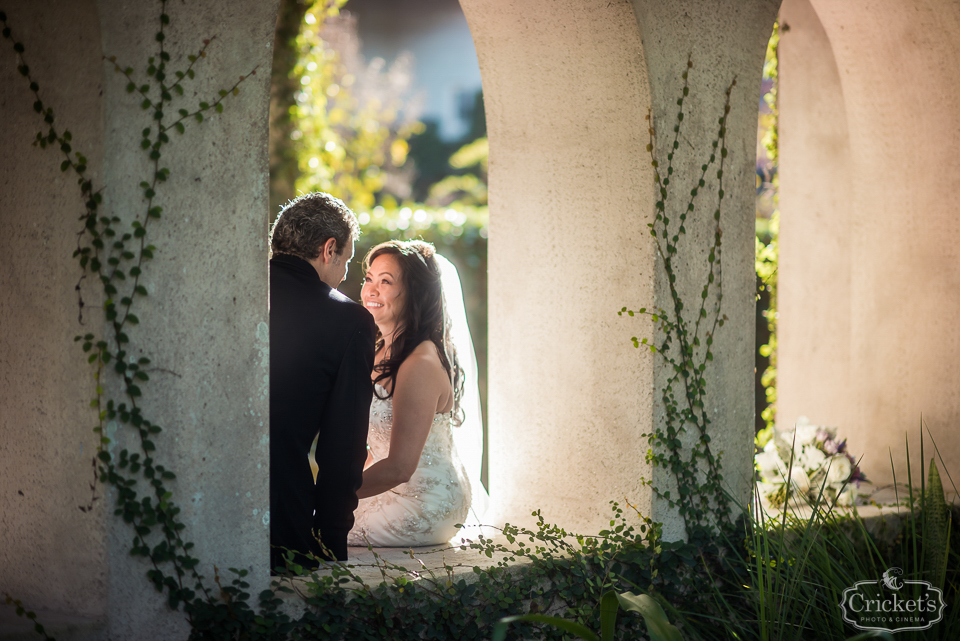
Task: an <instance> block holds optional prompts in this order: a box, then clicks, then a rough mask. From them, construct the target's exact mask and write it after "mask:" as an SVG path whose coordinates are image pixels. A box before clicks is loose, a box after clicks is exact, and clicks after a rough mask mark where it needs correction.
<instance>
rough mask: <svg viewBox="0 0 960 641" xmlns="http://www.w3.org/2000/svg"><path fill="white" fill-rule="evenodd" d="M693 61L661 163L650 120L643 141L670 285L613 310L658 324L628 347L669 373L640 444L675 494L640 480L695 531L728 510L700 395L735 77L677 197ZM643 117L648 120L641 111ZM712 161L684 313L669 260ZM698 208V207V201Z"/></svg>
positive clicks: (716, 321)
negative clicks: (701, 261)
mask: <svg viewBox="0 0 960 641" xmlns="http://www.w3.org/2000/svg"><path fill="white" fill-rule="evenodd" d="M692 67H693V62H692V61H691V60H688V61H687V70H686V71H684V72H683V76H682V77H683V92H682V95H681V96H680V97H679V98H678V99H677V106H678V107H679V109H678V111H677V122H676V124H675V125H674V127H673V140H672V142H671V143H670V144H669V146H668V147H667V149H666V152H667V153H666V166H664V164H663V163H661V161H660V160H658V159H657V157H656V151H657V149H658V147H657V144H656V142H657V139H656V131H655V130H654V127H653V122H652V121H651V122H650V127H649V136H650V142H649V144H648V145H647V151H648V152H649V153H650V156H651V165H652V166H653V168H654V180H655V181H656V189H657V193H658V196H659V199H658V200H657V202H656V216H655V217H654V221H653V222H652V223H649V224H648V227H649V228H650V235H651V236H653V238H654V243H655V246H656V252H657V256H658V258H659V264H660V265H662V267H663V269H664V272H665V273H666V276H667V284H668V287H669V291H670V306H669V309H664V308H657V309H655V310H649V309H647V308H645V307H642V308H640V309H639V310H636V311H634V310H630V309H627V308H626V307H624V308H623V309H621V310H620V312H619V314H620V315H623V314H626V315H628V316H634V315H635V314H644V315H648V316H650V318H651V320H652V321H653V322H654V323H655V324H656V327H657V328H658V330H659V332H660V334H659V335H660V340H659V344H657V339H651V338H643V339H638V338H637V337H633V339H632V341H633V345H634V347H637V348H639V347H640V346H641V345H643V346H646V347H647V348H649V349H650V351H651V352H654V353H658V354H660V356H661V357H663V359H664V360H665V362H666V363H667V365H669V367H670V368H671V373H670V375H669V377H668V380H667V381H666V385H665V386H664V388H663V389H662V390H660V400H661V402H662V404H663V411H664V420H663V423H662V425H659V424H658V425H657V426H655V427H654V428H653V429H652V430H651V431H650V432H648V433H646V434H644V435H643V436H644V437H645V438H647V440H648V443H649V444H650V446H651V447H650V449H648V450H647V457H646V459H647V462H648V463H650V464H652V465H653V466H654V467H659V468H662V469H665V470H667V471H668V472H670V474H671V475H672V477H673V479H675V481H676V488H675V490H676V494H675V495H674V494H672V492H671V490H670V489H664V488H663V487H661V486H655V485H653V484H652V481H650V480H649V479H647V480H646V483H647V485H648V486H650V487H651V488H652V489H653V491H654V492H655V494H656V495H657V496H658V497H659V498H660V499H662V500H665V501H666V502H667V503H668V504H669V505H670V507H671V508H675V509H677V511H678V512H679V514H680V516H681V517H682V518H683V522H684V526H685V528H686V531H687V534H688V535H693V534H695V533H696V532H697V531H703V530H704V528H708V527H710V526H711V525H712V524H714V523H718V522H719V523H727V522H729V518H730V503H729V499H728V498H727V495H726V493H725V490H724V488H723V474H722V468H721V454H722V453H721V452H714V451H713V450H712V448H711V446H710V441H711V439H710V433H709V426H710V423H711V421H710V418H709V416H708V412H707V409H706V406H705V402H704V399H705V397H706V395H707V381H706V376H705V370H706V368H707V363H708V362H710V361H712V360H713V350H712V346H713V337H714V333H715V332H716V330H717V328H718V327H722V326H723V323H724V320H725V319H726V317H725V316H723V314H722V312H721V303H722V301H723V293H722V288H721V282H722V271H721V257H722V252H721V249H722V242H721V241H722V233H721V230H720V210H721V205H722V203H723V198H724V190H723V167H724V161H725V160H726V158H727V148H726V134H727V128H726V123H727V115H728V114H729V113H730V93H731V92H732V90H733V87H734V86H735V85H736V80H734V81H733V82H732V83H731V84H730V86H729V87H728V88H727V91H726V101H725V102H724V107H723V115H721V116H720V118H719V119H718V121H717V124H718V129H717V135H716V137H715V138H714V139H713V140H712V141H711V143H710V144H711V149H710V154H709V158H708V159H707V160H706V162H704V163H703V164H702V165H701V167H700V176H699V178H698V179H697V183H696V186H695V187H693V189H691V190H690V194H689V197H687V198H685V199H683V200H681V197H679V196H674V195H673V194H672V191H671V180H673V178H674V154H675V153H677V150H678V149H679V147H680V132H681V130H682V126H683V121H684V102H685V99H686V98H687V97H688V96H689V94H690V89H689V79H688V75H689V71H690V69H691V68H692ZM647 120H651V118H650V115H649V114H648V115H647ZM714 166H715V167H716V169H715V176H716V183H711V185H710V187H712V186H713V184H715V185H716V196H717V203H716V207H715V208H713V212H712V213H713V223H714V224H713V226H714V229H713V238H712V244H711V245H710V246H709V250H708V255H707V262H708V274H707V282H706V283H705V284H704V286H703V289H702V290H701V291H700V300H699V302H698V304H696V305H694V306H692V307H693V308H694V313H693V316H692V318H691V317H690V316H689V312H687V314H688V316H687V317H685V316H684V302H683V299H682V296H681V292H680V290H679V286H678V284H677V281H678V274H677V268H676V261H677V259H678V258H677V257H678V246H679V244H680V243H681V241H682V240H683V239H684V238H685V236H686V233H687V228H686V223H687V218H688V216H694V215H696V214H697V213H698V209H697V200H698V197H699V196H700V195H701V194H702V193H704V192H705V191H707V190H708V189H709V188H708V185H707V181H708V180H709V179H711V178H712V176H710V177H708V172H709V171H712V170H711V168H712V167H714ZM701 209H702V208H701ZM689 432H693V435H694V436H695V440H693V442H692V444H691V445H689V446H686V445H685V444H684V436H685V434H687V433H689Z"/></svg>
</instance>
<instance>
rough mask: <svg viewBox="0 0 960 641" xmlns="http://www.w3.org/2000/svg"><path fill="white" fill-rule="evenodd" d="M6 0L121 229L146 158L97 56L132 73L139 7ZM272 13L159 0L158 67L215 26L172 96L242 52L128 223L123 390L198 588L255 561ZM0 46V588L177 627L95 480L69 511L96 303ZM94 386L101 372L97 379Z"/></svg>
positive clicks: (113, 77) (76, 485) (146, 44)
mask: <svg viewBox="0 0 960 641" xmlns="http://www.w3.org/2000/svg"><path fill="white" fill-rule="evenodd" d="M28 5H29V3H18V4H16V5H15V6H14V7H13V8H9V9H7V10H6V12H7V18H8V20H9V22H10V24H11V26H12V27H13V28H14V29H15V31H16V34H17V35H18V38H19V39H22V41H23V42H24V44H25V46H26V47H27V55H28V56H29V63H30V65H31V69H32V73H33V74H34V76H35V78H36V80H37V82H39V83H40V85H41V89H42V96H43V99H44V101H45V102H46V103H47V104H49V105H50V106H52V107H53V108H54V109H55V111H56V113H57V115H58V118H59V120H58V124H62V125H63V126H65V127H67V128H69V129H70V130H71V131H72V132H73V134H74V144H73V146H74V148H75V149H76V150H79V151H82V152H83V153H84V154H86V155H87V156H88V158H89V159H90V174H91V176H92V177H93V178H94V179H95V183H96V185H97V186H98V187H103V197H104V208H103V213H104V214H105V215H108V216H113V215H116V216H119V217H120V218H121V219H122V220H123V222H122V223H121V226H122V227H127V226H129V224H130V223H131V222H133V221H134V220H140V221H143V220H144V216H145V213H146V211H145V209H146V206H145V203H144V200H143V194H142V190H141V189H140V188H139V187H138V183H139V182H140V181H141V180H144V179H149V177H150V176H151V175H152V170H151V168H150V164H149V162H148V159H147V157H146V154H145V153H144V152H143V151H142V150H141V149H140V147H139V142H140V139H141V131H142V129H143V128H144V127H149V126H155V125H154V123H153V122H151V114H150V112H148V111H143V110H141V108H140V106H139V100H137V99H136V97H135V96H131V95H130V94H128V93H127V92H126V90H125V85H126V83H127V81H126V79H125V78H124V76H123V75H121V74H115V73H113V71H112V68H111V66H110V65H109V63H107V62H106V61H104V60H103V59H102V56H104V55H106V56H111V55H115V56H116V57H117V60H118V62H119V63H120V64H121V65H124V66H126V65H130V66H132V67H133V68H134V69H135V79H136V80H137V81H138V82H143V81H144V80H145V68H146V65H147V61H146V58H147V56H148V55H150V53H148V52H153V51H155V50H156V48H157V45H156V42H155V39H154V35H155V33H156V32H157V29H158V26H159V11H160V4H159V3H155V4H150V5H143V4H136V3H134V4H130V3H123V2H116V1H112V0H101V1H99V2H96V3H94V2H84V3H74V2H58V3H53V4H51V3H45V4H43V5H42V6H40V5H37V6H32V5H30V6H28ZM276 9H277V2H276V1H274V2H267V3H263V2H254V1H250V2H241V3H232V4H229V5H225V4H223V3H217V2H206V3H199V4H191V5H181V4H180V3H168V6H167V11H168V12H169V14H170V19H171V25H170V26H169V27H168V29H167V30H166V33H167V37H166V40H165V45H166V50H167V51H168V52H170V54H171V57H172V62H171V66H172V67H173V68H176V69H181V68H185V67H186V65H187V60H186V57H187V55H188V54H196V53H197V52H198V51H199V49H200V48H201V47H202V46H203V43H202V41H203V40H204V39H205V38H214V37H216V39H215V40H213V42H212V44H211V45H210V47H209V48H208V50H207V56H206V58H204V59H202V60H201V61H200V62H199V63H198V64H197V65H196V66H195V70H196V74H197V76H196V80H194V81H188V82H186V83H185V87H184V88H185V91H184V97H183V98H182V101H183V102H182V106H183V107H184V108H187V109H191V110H192V109H194V108H196V105H197V104H198V102H199V101H200V100H207V101H212V100H211V98H212V99H215V98H216V96H217V91H218V90H219V89H221V88H229V87H231V86H233V84H234V83H235V82H236V81H237V79H238V78H239V76H240V75H246V74H249V73H250V72H251V70H253V69H254V68H255V67H258V69H257V74H256V75H254V76H252V77H250V78H249V79H248V80H247V81H246V82H245V83H244V84H243V85H242V87H241V92H240V94H239V96H237V97H231V98H230V99H228V100H227V101H226V103H225V106H226V109H225V110H224V113H223V114H222V115H217V114H213V113H212V112H211V114H209V115H208V117H207V119H206V120H205V122H204V123H203V124H202V125H197V124H188V131H187V133H186V134H185V135H184V136H182V137H181V136H179V135H178V134H176V133H174V132H171V139H172V140H171V144H170V145H168V146H167V147H165V148H164V150H163V152H164V153H163V157H162V160H161V166H163V167H167V168H169V169H170V179H169V180H168V181H167V183H166V184H165V185H163V186H162V187H161V188H159V189H158V197H157V203H156V204H160V205H161V206H163V208H164V212H163V218H162V219H161V220H159V221H154V223H152V225H151V229H150V234H149V242H151V243H152V244H154V245H156V246H157V248H158V249H157V252H156V257H155V258H154V260H152V261H149V262H148V263H147V264H146V266H145V268H144V275H143V277H142V280H141V282H142V283H143V284H144V285H145V286H146V288H147V290H148V291H149V293H150V296H149V297H148V298H146V299H141V300H139V301H138V305H137V306H138V309H137V312H136V313H137V315H138V316H139V317H140V319H141V324H140V325H139V327H137V328H133V329H132V330H131V331H129V332H128V334H129V335H130V339H131V344H132V345H133V348H132V350H131V355H132V356H135V357H139V356H141V355H147V356H149V357H150V358H151V359H152V364H151V368H152V369H148V370H147V371H148V373H149V375H150V377H151V380H150V382H149V383H147V384H146V385H144V386H143V387H144V395H143V398H142V403H141V407H142V408H143V412H144V414H145V415H147V416H148V417H150V420H152V421H154V422H155V423H156V424H158V425H160V426H162V427H163V428H164V432H163V433H162V434H161V435H160V436H159V437H158V438H157V445H158V451H157V454H156V460H157V462H158V463H161V464H163V465H164V466H165V467H167V468H168V469H171V470H174V471H175V472H176V473H177V475H178V478H177V480H176V481H173V482H168V483H169V487H170V489H171V490H172V491H173V492H174V499H173V500H174V501H175V502H176V503H177V504H178V505H179V506H180V507H181V508H182V513H181V515H180V518H181V519H182V521H183V522H184V523H185V524H186V525H187V529H186V530H185V531H184V537H185V538H186V539H187V540H190V541H193V542H195V543H196V548H195V549H194V552H195V554H196V555H197V556H198V557H199V558H200V559H202V560H203V563H202V565H201V566H200V568H199V571H200V572H201V574H203V575H204V576H206V577H207V583H208V585H211V586H212V587H214V589H215V586H213V582H212V580H213V577H214V566H216V567H218V568H219V569H220V575H221V577H223V578H225V579H226V580H227V581H229V575H228V573H227V572H226V569H227V568H229V567H236V568H246V569H249V570H251V579H252V580H251V581H250V582H251V583H252V586H253V587H252V590H251V592H252V593H253V594H256V593H257V592H258V591H259V590H261V589H263V588H265V587H266V586H267V581H268V578H269V576H268V567H267V566H268V526H267V524H268V522H269V515H268V509H269V498H268V482H269V477H268V465H267V461H268V446H269V445H268V442H267V436H266V435H267V433H268V426H267V415H268V412H267V409H268V402H269V401H268V397H267V389H268V386H267V385H268V382H267V379H266V376H267V372H268V345H267V337H268V331H267V325H266V321H267V305H266V302H267V246H266V239H265V238H264V236H263V228H264V219H265V217H266V215H267V213H268V212H267V180H268V175H267V109H268V100H269V97H268V93H269V76H270V73H269V72H270V64H271V55H272V44H273V25H274V18H275V15H276ZM2 45H3V51H2V54H0V74H3V75H2V80H0V101H2V102H0V104H2V109H3V116H2V120H3V122H4V126H3V128H2V136H3V148H4V149H5V150H7V152H8V153H7V154H6V160H5V161H4V162H3V163H0V171H2V172H3V173H2V174H0V175H2V181H3V189H2V193H0V199H2V204H0V217H2V224H0V243H2V249H0V260H2V261H3V269H2V270H0V272H2V276H0V279H2V280H0V291H2V292H3V295H2V296H0V301H2V302H0V324H2V326H3V328H4V330H3V332H2V338H0V340H2V341H3V342H2V356H0V381H2V383H0V388H2V391H0V394H2V396H0V404H2V408H3V412H2V417H0V421H2V423H0V425H2V427H0V430H2V434H3V438H2V439H0V442H2V443H3V445H2V446H0V448H2V449H0V456H2V463H0V475H2V479H3V481H2V487H3V488H4V492H3V493H2V498H0V501H2V503H0V506H2V507H0V511H2V514H3V528H4V529H3V545H2V546H0V555H3V556H2V560H0V585H3V587H4V589H5V590H8V591H9V592H11V593H12V594H14V596H16V597H17V598H20V599H22V600H23V601H24V602H25V604H26V605H28V606H29V607H32V608H33V609H38V610H41V611H54V612H58V613H63V614H66V615H73V616H81V617H84V618H85V619H86V621H87V625H86V627H85V628H83V630H82V631H81V632H77V631H74V633H73V634H87V635H93V636H92V637H90V638H118V639H132V638H156V639H163V638H183V637H185V636H186V635H187V625H186V621H185V616H184V615H183V614H182V613H180V612H172V611H171V610H170V609H169V608H168V607H167V605H166V603H165V599H163V598H160V597H159V595H158V594H157V593H156V591H155V590H154V588H153V587H152V585H151V584H150V583H149V582H148V581H147V580H146V577H145V574H146V571H147V570H148V564H147V562H145V561H144V560H143V559H141V558H133V557H130V556H129V548H130V541H131V540H132V538H133V534H132V531H131V530H130V528H129V526H128V525H126V524H125V523H123V522H122V520H120V519H118V518H116V517H114V516H113V508H114V498H115V497H114V495H113V492H112V491H107V490H106V488H105V487H104V486H102V485H101V486H98V488H97V493H98V495H99V496H100V497H101V498H100V500H99V501H98V502H97V503H96V504H95V505H96V509H94V510H93V511H92V512H86V513H84V512H81V511H80V510H79V509H78V508H77V506H78V505H85V504H86V502H88V501H89V497H90V489H89V488H88V484H89V482H90V481H92V479H93V474H92V469H91V467H90V461H91V458H92V456H93V454H94V450H95V447H96V440H95V439H94V438H93V434H92V432H91V428H92V427H93V426H94V425H95V423H96V414H95V413H94V411H93V410H91V409H90V407H89V400H90V399H91V398H92V397H93V394H94V381H93V379H92V370H91V369H90V366H88V365H87V364H86V362H85V359H84V358H83V357H84V355H83V354H82V352H80V349H79V346H78V345H77V344H75V343H74V342H73V336H74V335H76V334H83V333H85V332H88V331H89V332H93V333H95V334H97V335H102V334H103V333H104V331H105V329H106V328H105V327H104V324H103V321H102V318H101V316H100V315H99V314H97V313H96V310H97V307H98V306H99V304H100V301H101V300H102V299H101V298H100V297H99V296H98V293H97V292H98V291H99V288H98V287H96V286H95V285H94V284H93V283H91V282H90V279H87V280H86V281H83V283H82V286H81V292H82V294H83V296H84V300H85V302H86V303H87V306H88V307H87V308H85V314H84V324H83V325H79V324H78V321H77V305H76V294H75V292H74V291H73V288H74V285H75V284H76V282H77V280H78V279H79V278H80V271H79V268H78V266H77V264H76V261H75V259H72V258H71V253H72V250H73V248H74V247H75V245H76V233H77V231H78V230H79V228H80V223H78V221H77V217H78V215H79V214H80V213H81V212H82V211H83V209H82V202H81V201H80V197H79V190H78V189H77V187H76V184H75V179H74V178H73V177H72V176H71V175H70V174H60V173H59V164H60V162H61V160H62V158H61V157H59V156H58V154H57V152H55V151H52V150H46V151H41V150H40V149H38V148H33V147H31V146H30V142H31V140H32V138H33V134H34V132H36V131H38V130H40V129H41V128H42V127H41V125H42V123H41V122H40V119H39V118H38V117H37V115H36V114H34V113H33V111H32V108H31V105H32V102H33V98H32V97H31V96H30V94H29V92H28V91H27V86H26V83H25V82H24V81H23V80H22V79H21V78H20V77H19V75H18V74H17V73H16V70H15V64H14V61H13V53H12V50H11V49H10V46H9V43H8V42H7V41H3V43H2ZM179 106H181V105H176V104H175V105H174V109H173V110H169V111H168V119H167V122H169V121H170V120H171V119H170V118H169V115H171V114H174V113H176V108H178V107H179ZM108 371H109V370H108ZM111 376H112V374H111ZM104 387H105V388H106V389H107V391H108V393H109V392H111V391H113V392H114V393H116V392H117V389H118V386H117V384H116V382H115V381H114V380H113V379H112V378H110V379H108V380H106V381H105V382H104ZM116 428H117V426H116V425H108V433H110V434H111V436H112V437H113V438H114V445H113V446H112V447H113V451H114V453H117V452H118V451H119V449H121V448H124V447H127V448H130V449H131V450H133V449H134V447H135V446H134V435H133V434H131V433H128V432H127V429H129V428H120V429H119V431H116V432H115V433H114V432H113V430H115V429H116ZM21 491H22V494H21V493H20V492H21ZM139 493H140V495H141V496H142V495H144V494H146V493H147V490H146V488H145V487H141V488H140V489H139ZM51 617H52V618H50V617H48V618H47V621H48V622H49V621H51V620H53V621H56V620H57V617H56V616H54V615H51ZM67 619H69V616H68V617H66V619H62V620H67ZM57 636H58V638H70V633H63V634H60V633H58V634H57Z"/></svg>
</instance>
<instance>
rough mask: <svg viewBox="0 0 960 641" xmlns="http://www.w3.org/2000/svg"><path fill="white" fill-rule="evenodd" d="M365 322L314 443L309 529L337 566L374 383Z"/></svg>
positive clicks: (349, 523)
mask: <svg viewBox="0 0 960 641" xmlns="http://www.w3.org/2000/svg"><path fill="white" fill-rule="evenodd" d="M361 313H362V314H363V317H362V318H361V322H360V323H359V326H358V327H357V329H356V330H355V331H354V333H353V336H352V337H351V338H350V340H349V342H348V344H347V348H346V351H345V352H344V355H343V359H342V361H341V363H340V368H339V370H338V371H337V378H336V382H335V383H334V387H333V389H332V391H331V393H330V397H329V399H328V401H327V407H326V409H325V411H324V416H323V420H322V425H323V426H324V429H322V430H321V432H320V436H319V438H318V441H317V466H318V467H319V472H318V473H317V485H316V490H315V509H316V513H315V514H314V519H313V525H314V529H316V530H318V531H319V532H320V535H321V539H322V540H323V543H324V545H325V546H326V547H328V548H329V549H330V550H331V552H333V553H334V555H335V556H336V557H337V559H339V560H345V559H346V558H347V543H346V540H347V533H348V532H349V531H350V528H351V527H353V521H354V519H353V511H354V510H355V509H356V507H357V490H358V489H359V488H360V485H361V483H362V482H363V464H364V462H365V460H366V456H367V426H368V425H369V420H370V401H371V398H372V396H373V383H372V381H371V379H370V374H371V372H372V371H373V362H374V336H375V334H374V332H375V326H374V324H373V319H372V317H370V315H369V314H368V313H367V312H366V310H362V311H361Z"/></svg>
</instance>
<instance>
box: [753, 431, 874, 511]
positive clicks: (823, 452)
mask: <svg viewBox="0 0 960 641" xmlns="http://www.w3.org/2000/svg"><path fill="white" fill-rule="evenodd" d="M791 460H792V465H791ZM754 462H755V465H756V469H757V472H758V474H759V479H760V480H759V482H758V483H757V488H758V491H759V493H760V496H762V497H764V498H765V499H767V500H768V501H769V502H770V504H771V505H773V506H775V507H782V506H783V505H785V504H786V502H787V501H788V500H789V499H791V498H802V499H805V500H806V501H807V502H809V503H811V504H817V503H821V502H826V503H828V504H830V505H832V504H834V503H837V504H839V505H853V504H854V503H855V502H856V500H857V497H858V496H859V493H858V490H859V488H860V483H861V482H863V481H866V480H867V479H866V477H865V476H864V475H863V472H861V471H860V468H859V467H858V466H857V461H856V459H854V458H853V456H851V455H850V453H849V452H848V451H847V441H846V439H844V440H842V441H839V440H837V429H836V428H835V427H821V426H818V425H811V424H810V421H808V420H807V417H805V416H801V417H800V418H799V419H797V424H796V428H795V429H794V430H791V431H789V432H777V431H775V430H774V432H773V436H772V437H771V438H770V440H769V441H767V443H766V444H765V445H764V446H763V449H762V450H760V451H759V452H757V454H756V457H755V459H754Z"/></svg>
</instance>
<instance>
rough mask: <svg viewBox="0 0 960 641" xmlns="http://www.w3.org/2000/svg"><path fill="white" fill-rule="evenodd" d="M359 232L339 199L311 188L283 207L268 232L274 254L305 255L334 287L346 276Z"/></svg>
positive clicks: (322, 277)
mask: <svg viewBox="0 0 960 641" xmlns="http://www.w3.org/2000/svg"><path fill="white" fill-rule="evenodd" d="M359 236H360V226H359V225H358V224H357V217H356V216H354V215H353V212H352V211H350V208H349V207H347V206H346V205H345V204H343V201H342V200H340V199H339V198H335V197H333V196H331V195H330V194H326V193H323V192H314V193H310V194H304V195H302V196H300V197H299V198H297V199H295V200H291V201H290V202H289V203H287V205H286V207H284V208H283V210H282V211H281V212H280V215H279V216H278V217H277V220H276V222H275V223H274V224H273V229H272V230H271V232H270V248H271V249H272V250H273V253H274V254H290V255H291V256H297V257H298V258H302V259H304V260H305V261H307V262H309V263H310V264H311V265H313V266H314V268H315V269H316V270H317V273H318V274H320V279H321V280H322V281H323V282H325V283H326V284H328V285H330V286H331V287H337V286H338V285H339V284H340V283H341V282H343V279H344V278H346V276H347V264H348V263H349V262H350V260H351V259H352V258H353V243H354V242H355V241H356V240H357V238H358V237H359Z"/></svg>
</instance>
